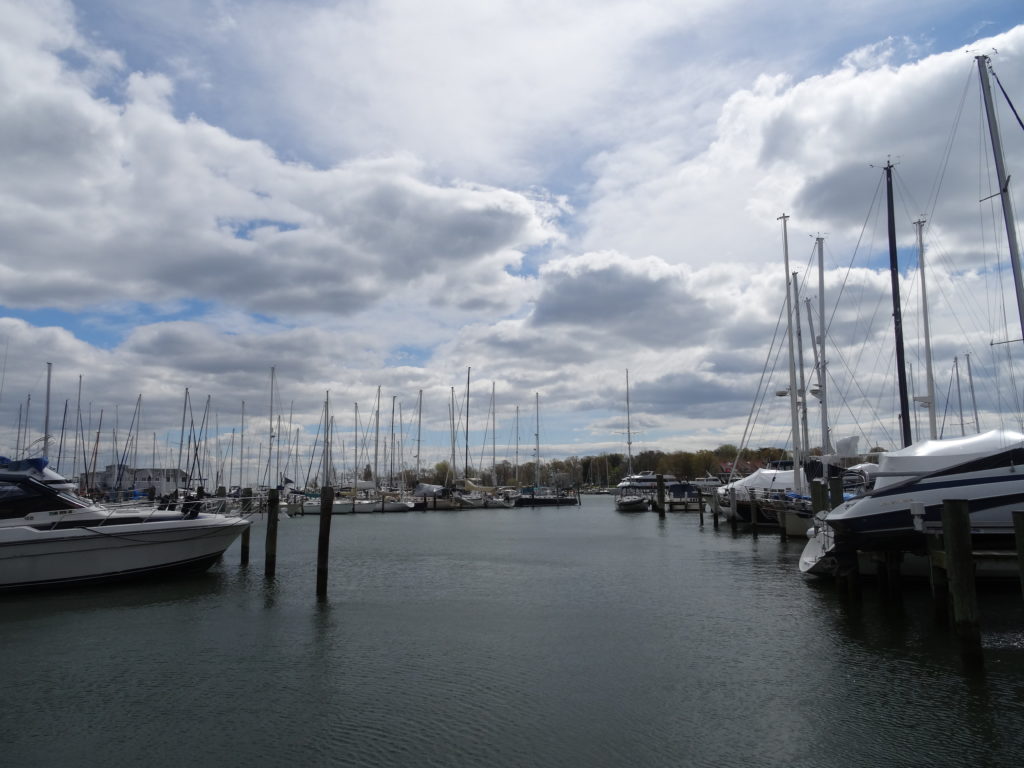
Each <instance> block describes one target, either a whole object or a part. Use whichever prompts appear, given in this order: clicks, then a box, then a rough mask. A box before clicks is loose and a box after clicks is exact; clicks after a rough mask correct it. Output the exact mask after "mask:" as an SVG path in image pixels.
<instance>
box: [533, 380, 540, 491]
mask: <svg viewBox="0 0 1024 768" xmlns="http://www.w3.org/2000/svg"><path fill="white" fill-rule="evenodd" d="M536 403H537V406H536V407H537V431H536V432H535V433H534V437H535V438H536V440H537V462H536V464H534V466H533V486H534V488H536V487H538V486H539V485H540V392H537V393H536Z"/></svg>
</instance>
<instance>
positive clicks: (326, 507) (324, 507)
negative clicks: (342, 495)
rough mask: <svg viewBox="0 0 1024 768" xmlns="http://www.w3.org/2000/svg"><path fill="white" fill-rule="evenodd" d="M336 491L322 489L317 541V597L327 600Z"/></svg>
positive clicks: (327, 488)
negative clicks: (332, 515) (332, 514)
mask: <svg viewBox="0 0 1024 768" xmlns="http://www.w3.org/2000/svg"><path fill="white" fill-rule="evenodd" d="M333 506H334V489H333V488H331V487H330V486H329V485H328V486H325V487H324V488H321V489H320V536H319V537H318V538H317V541H316V597H317V599H318V600H326V599H327V561H328V556H329V554H330V550H331V509H332V507H333Z"/></svg>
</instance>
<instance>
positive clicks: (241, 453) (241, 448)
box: [238, 400, 245, 495]
mask: <svg viewBox="0 0 1024 768" xmlns="http://www.w3.org/2000/svg"><path fill="white" fill-rule="evenodd" d="M243 488H245V400H243V401H242V421H241V423H240V424H239V434H238V492H239V495H241V492H242V489H243Z"/></svg>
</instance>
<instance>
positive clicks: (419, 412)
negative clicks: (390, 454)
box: [416, 389, 423, 483]
mask: <svg viewBox="0 0 1024 768" xmlns="http://www.w3.org/2000/svg"><path fill="white" fill-rule="evenodd" d="M422 430H423V390H422V389H421V390H420V395H419V398H418V403H417V406H416V482H417V483H418V482H419V481H420V446H421V442H420V436H421V435H422Z"/></svg>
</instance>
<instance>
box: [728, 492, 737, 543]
mask: <svg viewBox="0 0 1024 768" xmlns="http://www.w3.org/2000/svg"><path fill="white" fill-rule="evenodd" d="M729 509H730V510H731V512H732V514H731V515H730V516H729V527H730V528H732V532H733V533H736V527H737V526H738V525H739V523H738V522H737V520H736V518H737V515H736V489H735V488H730V489H729Z"/></svg>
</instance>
